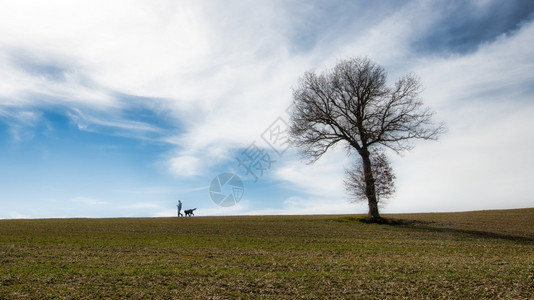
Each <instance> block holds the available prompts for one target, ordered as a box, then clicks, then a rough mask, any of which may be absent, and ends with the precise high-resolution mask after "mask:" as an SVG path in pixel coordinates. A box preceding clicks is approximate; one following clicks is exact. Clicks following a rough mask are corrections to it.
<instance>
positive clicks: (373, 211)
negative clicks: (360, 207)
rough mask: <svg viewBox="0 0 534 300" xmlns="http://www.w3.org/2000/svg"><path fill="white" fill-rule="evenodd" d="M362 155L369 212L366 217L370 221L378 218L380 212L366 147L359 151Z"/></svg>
mask: <svg viewBox="0 0 534 300" xmlns="http://www.w3.org/2000/svg"><path fill="white" fill-rule="evenodd" d="M360 155H361V157H362V164H363V173H364V179H365V195H366V196H367V201H368V204H369V213H368V214H367V217H368V218H369V220H370V221H378V220H380V219H381V218H380V213H379V212H378V201H377V199H376V189H375V179H374V177H373V171H372V169H371V158H370V153H369V151H368V150H367V149H365V150H362V151H361V153H360Z"/></svg>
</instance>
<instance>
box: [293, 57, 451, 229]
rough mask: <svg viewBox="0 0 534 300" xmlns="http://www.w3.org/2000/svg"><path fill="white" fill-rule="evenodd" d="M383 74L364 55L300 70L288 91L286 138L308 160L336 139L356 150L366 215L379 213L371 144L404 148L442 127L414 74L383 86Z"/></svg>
mask: <svg viewBox="0 0 534 300" xmlns="http://www.w3.org/2000/svg"><path fill="white" fill-rule="evenodd" d="M386 75H387V74H386V70H385V69H384V68H383V67H381V66H379V65H377V64H375V63H373V62H372V61H371V60H369V59H367V58H359V57H358V58H351V59H347V60H342V61H340V62H338V63H337V64H336V66H335V67H334V68H333V69H331V70H326V71H324V72H323V73H321V74H319V75H317V74H316V73H315V72H306V73H304V75H303V76H302V77H301V78H300V79H299V82H298V86H297V87H296V88H295V89H294V91H293V104H294V105H293V110H292V112H291V121H290V136H291V142H292V143H293V145H295V146H296V147H297V148H298V150H299V152H300V154H301V155H302V157H303V158H304V159H306V160H307V161H308V162H309V163H313V162H315V161H317V160H318V159H319V158H320V157H321V156H322V155H323V154H324V153H326V152H327V151H328V150H329V149H330V148H331V147H333V146H334V145H336V144H338V143H344V144H345V146H346V147H347V149H348V150H349V152H356V153H357V154H359V156H360V158H361V163H362V168H363V172H364V179H365V195H366V197H367V199H368V203H369V218H371V219H379V218H380V214H379V212H378V207H377V198H376V187H375V179H374V177H373V172H372V160H371V153H372V150H373V149H379V148H389V149H391V150H393V151H395V152H402V151H405V150H410V149H412V147H413V146H414V145H413V141H414V140H416V139H423V140H436V139H437V138H438V137H439V135H440V134H441V133H443V132H444V130H445V126H444V124H435V123H434V122H433V121H432V117H433V115H434V113H433V112H432V111H431V110H430V109H429V108H427V107H425V106H424V105H423V101H422V99H421V98H420V93H421V90H422V86H421V83H420V80H419V78H418V77H417V76H415V75H414V74H408V75H405V76H403V77H401V78H400V79H399V80H397V81H396V82H395V83H394V84H393V85H391V86H389V85H388V84H387V76H386Z"/></svg>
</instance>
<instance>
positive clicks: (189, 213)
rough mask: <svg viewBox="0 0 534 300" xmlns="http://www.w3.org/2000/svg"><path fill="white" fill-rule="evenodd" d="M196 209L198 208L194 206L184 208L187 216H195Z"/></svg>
mask: <svg viewBox="0 0 534 300" xmlns="http://www.w3.org/2000/svg"><path fill="white" fill-rule="evenodd" d="M195 210H196V208H193V209H186V210H184V213H185V216H186V217H191V216H194V215H195V214H193V212H194V211H195Z"/></svg>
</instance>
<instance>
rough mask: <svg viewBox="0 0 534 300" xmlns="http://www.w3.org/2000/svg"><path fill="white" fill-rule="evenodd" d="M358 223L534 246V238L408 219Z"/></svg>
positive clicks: (364, 219)
mask: <svg viewBox="0 0 534 300" xmlns="http://www.w3.org/2000/svg"><path fill="white" fill-rule="evenodd" d="M358 221H359V222H361V223H366V224H379V225H387V226H401V227H405V228H411V229H414V230H419V231H426V232H439V233H446V234H458V235H466V236H469V237H473V238H488V239H499V240H506V241H513V242H518V243H525V244H533V243H534V238H532V237H525V236H517V235H511V234H505V233H498V232H491V231H483V230H472V229H462V228H451V227H444V226H445V225H444V224H440V223H436V222H431V221H420V220H407V219H390V218H381V219H380V220H369V219H367V218H358Z"/></svg>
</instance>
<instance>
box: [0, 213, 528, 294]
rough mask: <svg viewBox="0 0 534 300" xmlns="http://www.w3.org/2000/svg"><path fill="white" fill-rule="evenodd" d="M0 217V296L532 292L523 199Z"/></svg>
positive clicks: (526, 216) (526, 214)
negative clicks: (345, 212)
mask: <svg viewBox="0 0 534 300" xmlns="http://www.w3.org/2000/svg"><path fill="white" fill-rule="evenodd" d="M388 217H390V218H396V219H403V220H412V221H409V222H408V221H398V222H394V223H395V224H393V225H392V224H390V225H378V224H366V223H364V222H361V218H359V217H358V216H338V215H330V216H250V217H248V216H239V217H192V218H141V219H139V218H137V219H133V218H119V219H44V220H0V261H1V264H0V299H19V298H20V299H22V298H24V299H27V298H34V299H35V298H69V299H71V298H87V299H94V298H133V299H140V298H159V299H169V298H204V299H206V298H213V299H226V298H291V299H292V298H312V297H315V298H327V299H335V298H384V297H390V298H437V297H439V298H444V297H446V298H464V299H469V298H511V299H528V298H531V299H532V298H534V209H521V210H507V211H481V212H466V213H444V214H410V215H391V216H388Z"/></svg>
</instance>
